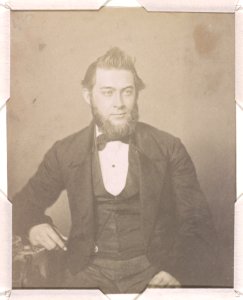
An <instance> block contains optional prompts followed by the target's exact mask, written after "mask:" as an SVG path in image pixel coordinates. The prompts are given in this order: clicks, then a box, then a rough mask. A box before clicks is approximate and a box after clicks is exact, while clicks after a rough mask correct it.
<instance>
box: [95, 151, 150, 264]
mask: <svg viewBox="0 0 243 300" xmlns="http://www.w3.org/2000/svg"><path fill="white" fill-rule="evenodd" d="M92 178H93V184H92V185H93V192H94V200H95V222H96V223H95V224H96V225H95V243H96V249H97V254H96V255H97V256H98V257H106V258H109V259H111V258H112V259H115V260H116V259H117V260H123V259H129V258H132V257H135V256H138V255H141V254H144V253H145V246H144V239H143V234H142V230H141V206H140V199H139V166H138V157H137V154H136V152H135V151H133V149H131V147H130V150H129V168H128V174H127V179H126V184H125V187H124V189H123V190H122V191H121V193H120V194H119V195H117V196H114V195H112V194H110V193H109V192H108V191H106V189H105V187H104V183H103V179H102V173H101V169H100V164H99V157H98V153H97V151H94V152H93V157H92Z"/></svg>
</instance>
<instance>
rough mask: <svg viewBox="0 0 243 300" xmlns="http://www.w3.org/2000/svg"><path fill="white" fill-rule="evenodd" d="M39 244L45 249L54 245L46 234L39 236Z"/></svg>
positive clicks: (52, 247) (50, 248)
mask: <svg viewBox="0 0 243 300" xmlns="http://www.w3.org/2000/svg"><path fill="white" fill-rule="evenodd" d="M39 244H40V245H41V246H43V247H44V248H45V249H47V250H53V249H54V248H55V247H56V243H55V242H54V241H53V240H52V239H50V238H49V237H48V236H45V237H41V238H40V239H39Z"/></svg>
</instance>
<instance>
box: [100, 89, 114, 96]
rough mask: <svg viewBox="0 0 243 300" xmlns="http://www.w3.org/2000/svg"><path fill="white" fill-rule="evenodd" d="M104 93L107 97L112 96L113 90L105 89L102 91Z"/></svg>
mask: <svg viewBox="0 0 243 300" xmlns="http://www.w3.org/2000/svg"><path fill="white" fill-rule="evenodd" d="M102 94H103V95H104V96H106V97H110V96H112V94H113V91H112V90H104V91H102Z"/></svg>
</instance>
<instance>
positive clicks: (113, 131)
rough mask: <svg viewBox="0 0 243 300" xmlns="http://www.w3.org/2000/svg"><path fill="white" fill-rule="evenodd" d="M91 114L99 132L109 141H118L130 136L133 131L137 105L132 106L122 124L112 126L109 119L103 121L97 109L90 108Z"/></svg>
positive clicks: (136, 119) (137, 116) (136, 117)
mask: <svg viewBox="0 0 243 300" xmlns="http://www.w3.org/2000/svg"><path fill="white" fill-rule="evenodd" d="M91 110H92V114H93V118H94V121H95V123H96V125H97V126H98V127H99V130H100V131H101V132H102V133H104V134H105V135H106V136H107V137H108V138H109V139H120V138H123V137H125V136H129V135H132V134H133V133H134V131H135V127H136V124H137V121H138V119H139V114H138V105H137V103H135V104H134V107H133V109H132V111H131V113H130V115H128V116H127V119H126V122H125V123H124V124H119V125H114V124H112V123H111V121H110V120H109V119H105V118H104V117H103V116H102V115H101V114H100V113H99V112H98V109H97V107H95V106H91Z"/></svg>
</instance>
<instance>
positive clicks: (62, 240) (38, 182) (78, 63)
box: [7, 8, 235, 294]
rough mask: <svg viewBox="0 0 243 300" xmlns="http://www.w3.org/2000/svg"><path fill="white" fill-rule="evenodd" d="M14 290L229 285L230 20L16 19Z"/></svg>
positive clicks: (125, 11) (63, 14)
mask: <svg viewBox="0 0 243 300" xmlns="http://www.w3.org/2000/svg"><path fill="white" fill-rule="evenodd" d="M7 116H8V194H9V199H10V200H11V201H12V204H13V221H12V225H13V288H23V289H25V288H54V289H55V288H65V289H66V288H67V289H100V290H101V291H102V292H103V293H108V294H111V293H114V294H117V293H141V292H143V291H144V290H145V289H147V288H199V287H200V288H224V287H227V288H229V287H232V286H233V250H234V249H233V237H234V228H233V224H234V201H235V104H234V15H233V14H220V13H217V14H213V13H158V12H154V13H149V12H147V11H146V10H144V9H143V8H103V9H101V10H99V11H15V12H12V13H11V99H10V101H9V102H8V105H7Z"/></svg>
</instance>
